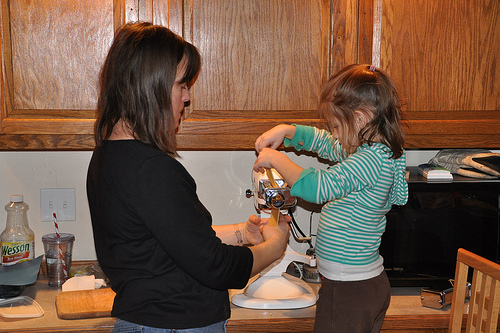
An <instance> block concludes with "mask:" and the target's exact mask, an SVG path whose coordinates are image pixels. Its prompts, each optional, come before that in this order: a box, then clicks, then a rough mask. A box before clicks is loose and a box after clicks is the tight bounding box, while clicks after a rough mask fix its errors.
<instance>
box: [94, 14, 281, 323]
mask: <svg viewBox="0 0 500 333" xmlns="http://www.w3.org/2000/svg"><path fill="white" fill-rule="evenodd" d="M200 66H201V59H200V55H199V53H198V51H197V49H196V48H195V47H194V46H193V45H191V44H190V43H188V42H186V41H185V40H183V39H182V38H181V37H179V36H178V35H176V34H174V33H173V32H171V31H170V30H169V29H167V28H165V27H162V26H157V25H152V24H151V23H134V24H127V25H125V26H124V27H122V28H121V29H119V30H118V31H117V33H116V36H115V39H114V41H113V44H112V46H111V49H110V50H109V53H108V56H107V58H106V61H105V63H104V66H103V68H102V70H101V75H100V82H99V84H100V93H99V101H98V108H97V109H98V117H97V121H96V125H95V140H96V148H95V151H94V153H93V155H92V159H91V161H90V165H89V170H88V175H87V196H88V201H89V207H90V213H91V219H92V228H93V233H94V243H95V248H96V253H97V258H98V260H99V263H100V265H101V267H102V269H103V271H104V273H105V274H106V276H107V277H108V278H109V280H110V282H111V288H112V289H113V290H114V291H115V292H116V297H115V300H114V304H113V310H112V316H114V317H116V318H117V322H116V324H115V327H114V329H113V332H172V331H176V332H225V325H226V322H227V320H228V318H229V316H230V306H229V296H228V289H230V288H238V289H239V288H243V287H244V286H245V285H246V284H247V282H248V279H249V278H250V277H251V276H252V275H254V274H257V273H258V272H260V271H261V270H262V269H264V268H265V267H267V266H268V265H269V264H271V263H272V262H273V261H275V260H276V259H278V258H279V257H280V256H281V255H282V253H283V251H284V249H285V247H286V243H287V239H288V231H289V229H288V228H289V227H288V224H287V223H286V222H287V220H289V217H287V218H284V217H282V218H281V221H280V223H279V225H278V226H277V227H271V226H267V225H266V224H267V220H261V219H259V218H258V217H256V216H255V215H252V216H250V218H249V219H248V221H247V222H244V223H239V224H234V225H214V226H212V218H211V216H210V213H209V212H208V211H207V210H206V208H205V207H204V206H203V205H202V203H201V202H200V201H199V199H198V196H197V194H196V184H195V181H194V180H193V178H192V177H191V176H190V175H189V173H188V172H187V170H186V169H185V168H184V167H183V166H182V165H181V164H180V163H179V161H177V160H176V159H175V158H176V157H177V156H178V154H177V150H176V141H175V135H176V132H177V130H178V128H179V124H180V122H181V119H182V116H183V113H184V107H185V105H186V104H187V103H189V101H190V93H189V88H190V87H191V86H192V85H193V84H194V82H195V80H196V78H197V75H198V73H199V71H200ZM243 244H252V245H253V246H250V247H243V246H238V245H243Z"/></svg>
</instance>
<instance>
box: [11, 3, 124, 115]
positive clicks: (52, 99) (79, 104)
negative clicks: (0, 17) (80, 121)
mask: <svg viewBox="0 0 500 333" xmlns="http://www.w3.org/2000/svg"><path fill="white" fill-rule="evenodd" d="M9 3H10V7H9V14H10V39H11V48H12V73H13V74H12V89H13V103H12V107H13V109H17V110H22V109H42V110H43V109H65V110H72V109H84V110H91V109H95V105H96V102H97V94H96V92H97V90H96V89H97V88H96V87H97V77H98V72H99V69H100V66H101V64H102V62H103V60H104V58H105V56H106V52H107V50H108V48H109V46H110V45H111V41H112V37H113V31H114V27H113V1H110V0H108V1H97V2H96V1H93V0H72V1H69V0H68V1H58V3H57V6H55V5H54V2H53V1H50V0H39V1H27V0H12V1H10V2H9ZM92 12H99V13H100V15H85V13H92Z"/></svg>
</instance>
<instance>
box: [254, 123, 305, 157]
mask: <svg viewBox="0 0 500 333" xmlns="http://www.w3.org/2000/svg"><path fill="white" fill-rule="evenodd" d="M294 135H295V126H293V125H286V124H281V125H278V126H275V127H273V128H271V129H270V130H269V131H266V132H264V133H263V134H262V135H261V136H259V137H258V138H257V140H255V150H256V151H257V152H258V153H260V152H261V151H262V149H264V148H271V149H277V148H278V147H279V146H280V145H281V144H282V143H283V140H284V139H285V137H286V138H288V139H292V138H293V136H294Z"/></svg>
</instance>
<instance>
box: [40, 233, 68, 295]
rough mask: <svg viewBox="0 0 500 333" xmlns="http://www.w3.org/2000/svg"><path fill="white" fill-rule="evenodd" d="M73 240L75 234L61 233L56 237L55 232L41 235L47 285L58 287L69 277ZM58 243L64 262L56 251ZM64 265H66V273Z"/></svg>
mask: <svg viewBox="0 0 500 333" xmlns="http://www.w3.org/2000/svg"><path fill="white" fill-rule="evenodd" d="M74 241H75V236H74V235H73V234H67V233H61V234H60V237H57V234H56V233H53V234H47V235H44V236H43V237H42V242H43V248H44V250H45V261H46V264H47V276H48V279H49V286H51V287H57V288H60V287H61V286H62V285H63V283H64V282H66V280H67V279H68V278H69V270H70V268H71V257H72V253H73V243H74ZM59 245H60V246H61V250H62V253H63V256H64V263H63V260H62V258H61V256H60V255H59V252H58V251H59ZM64 266H66V274H65V269H64V268H65V267H64Z"/></svg>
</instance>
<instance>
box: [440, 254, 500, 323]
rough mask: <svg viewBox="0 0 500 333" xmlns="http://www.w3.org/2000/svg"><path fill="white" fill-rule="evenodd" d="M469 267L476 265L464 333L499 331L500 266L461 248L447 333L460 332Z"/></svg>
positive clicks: (458, 255)
mask: <svg viewBox="0 0 500 333" xmlns="http://www.w3.org/2000/svg"><path fill="white" fill-rule="evenodd" d="M469 268H473V277H472V285H471V296H470V301H469V312H468V315H467V327H466V331H465V332H467V333H469V332H485V333H489V332H496V331H497V322H498V312H499V308H500V281H499V280H500V265H498V264H496V263H494V262H492V261H490V260H487V259H485V258H483V257H480V256H478V255H476V254H474V253H472V252H469V251H467V250H464V249H458V253H457V266H456V269H455V284H454V287H453V298H452V303H451V315H450V323H449V326H448V327H449V328H448V332H450V333H458V332H461V327H462V318H463V311H464V304H465V296H466V292H467V286H466V285H467V275H468V272H469Z"/></svg>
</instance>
